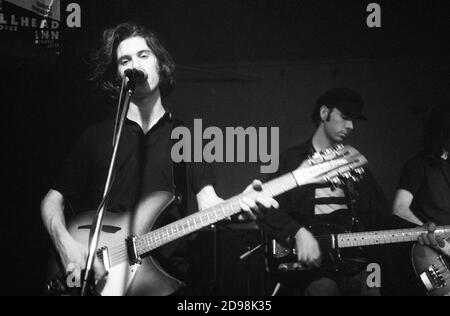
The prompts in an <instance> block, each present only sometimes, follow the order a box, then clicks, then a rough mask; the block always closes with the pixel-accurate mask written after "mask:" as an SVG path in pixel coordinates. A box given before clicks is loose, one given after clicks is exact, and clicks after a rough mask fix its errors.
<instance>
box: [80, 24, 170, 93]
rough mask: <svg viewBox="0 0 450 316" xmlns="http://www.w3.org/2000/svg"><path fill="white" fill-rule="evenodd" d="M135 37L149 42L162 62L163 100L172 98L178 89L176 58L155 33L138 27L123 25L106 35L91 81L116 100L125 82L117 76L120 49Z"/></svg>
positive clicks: (160, 68)
mask: <svg viewBox="0 0 450 316" xmlns="http://www.w3.org/2000/svg"><path fill="white" fill-rule="evenodd" d="M132 37H142V38H143V39H144V40H145V41H146V42H147V45H148V47H149V48H150V49H151V51H152V52H153V54H154V55H155V57H156V59H157V61H158V71H159V76H160V84H159V89H160V92H161V96H162V97H166V96H168V95H170V93H172V91H173V89H174V87H175V77H174V72H175V63H174V61H173V59H172V56H171V55H170V53H169V52H168V50H167V49H166V47H165V46H164V45H163V43H162V42H161V40H160V39H159V38H158V36H157V35H156V34H155V33H154V32H152V31H150V30H148V29H146V28H145V27H144V26H142V25H139V24H135V23H129V22H127V23H122V24H119V25H117V26H116V27H113V28H109V29H106V30H105V31H104V32H103V37H102V45H101V47H100V48H99V49H98V50H97V51H96V52H94V54H93V55H92V59H91V63H92V74H91V76H90V77H89V80H91V81H93V82H94V83H95V85H96V87H97V88H101V89H103V90H104V91H106V92H107V93H108V94H109V95H110V96H111V97H112V98H118V95H119V90H120V85H121V79H120V77H119V74H118V72H117V66H118V65H117V48H118V47H119V45H120V43H122V42H123V41H124V40H127V39H129V38H132Z"/></svg>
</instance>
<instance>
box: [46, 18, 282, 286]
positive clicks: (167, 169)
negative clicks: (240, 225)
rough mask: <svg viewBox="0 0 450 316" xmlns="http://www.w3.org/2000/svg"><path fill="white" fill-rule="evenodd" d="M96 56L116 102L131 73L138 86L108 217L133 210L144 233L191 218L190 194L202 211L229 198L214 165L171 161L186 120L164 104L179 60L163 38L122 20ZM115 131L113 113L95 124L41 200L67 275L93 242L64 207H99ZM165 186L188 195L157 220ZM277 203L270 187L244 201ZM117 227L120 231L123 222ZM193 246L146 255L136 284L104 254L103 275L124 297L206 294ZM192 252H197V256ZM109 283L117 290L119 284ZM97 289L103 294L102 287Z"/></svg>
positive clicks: (251, 206) (75, 271)
mask: <svg viewBox="0 0 450 316" xmlns="http://www.w3.org/2000/svg"><path fill="white" fill-rule="evenodd" d="M93 61H94V65H95V66H94V68H93V73H92V76H91V80H92V81H93V82H94V83H95V84H96V85H97V87H98V88H101V89H103V90H105V91H107V92H108V93H109V95H110V96H111V97H112V100H113V101H114V102H116V101H117V99H118V94H119V89H120V83H121V81H122V78H123V77H124V76H127V77H128V78H129V79H130V81H132V82H133V83H134V86H135V87H134V94H133V97H132V99H131V104H130V108H129V111H128V115H127V120H126V122H125V126H124V130H123V134H122V139H121V142H120V146H119V151H118V158H117V164H116V169H115V177H114V183H113V185H112V189H111V194H110V199H109V203H108V208H107V216H108V214H123V213H127V212H128V213H130V214H131V215H130V218H131V219H132V223H131V224H130V226H131V227H132V229H130V232H131V233H132V234H136V235H138V236H139V235H142V234H144V233H148V232H149V231H150V230H151V227H152V225H153V223H154V222H161V223H160V224H162V225H164V224H166V223H169V222H173V221H174V220H177V219H180V218H183V217H185V216H187V215H188V213H187V210H188V207H190V205H191V203H190V202H192V201H191V200H196V202H197V203H198V208H199V209H200V211H201V210H205V209H207V208H209V207H211V206H214V205H217V204H219V203H220V202H222V201H223V200H222V199H221V198H219V197H218V196H217V194H216V192H215V189H214V185H215V183H216V179H215V175H214V171H213V169H212V167H211V166H210V165H209V164H207V163H185V164H184V163H182V164H181V165H180V164H175V163H173V161H172V159H171V148H172V146H173V143H172V140H171V133H172V130H173V129H174V128H175V127H176V126H180V125H185V123H183V122H180V121H179V120H177V119H176V118H174V116H173V115H172V114H171V113H170V112H169V111H168V110H167V109H166V108H165V107H164V105H163V99H164V97H166V96H168V95H169V94H170V93H171V91H172V90H173V87H174V83H175V80H174V70H175V64H174V62H173V60H172V57H171V55H170V54H169V52H168V51H167V49H166V48H165V47H164V46H163V44H162V43H161V41H160V40H159V39H158V37H157V36H156V35H155V34H154V33H153V32H151V31H148V30H147V29H145V28H144V27H143V26H140V25H136V24H133V23H125V24H120V25H118V26H116V27H114V28H111V29H107V30H106V31H104V33H103V41H102V47H101V48H100V49H99V50H98V51H97V52H96V54H95V55H94V59H93ZM113 132H114V119H106V120H105V121H103V122H101V123H98V124H95V125H94V126H92V127H90V128H88V129H87V130H86V131H85V132H84V133H83V135H82V136H81V137H80V139H79V141H78V143H77V144H76V145H75V147H74V149H73V150H72V152H71V154H70V155H69V157H68V158H67V160H66V162H65V165H64V166H63V168H62V170H61V171H60V172H59V175H58V176H57V177H56V179H55V181H54V183H53V185H52V187H51V189H50V190H49V192H48V194H47V195H46V197H45V198H44V199H43V201H42V207H41V213H42V219H43V222H44V224H45V226H46V228H47V230H48V233H49V234H50V237H51V239H52V241H53V243H54V246H55V249H56V252H57V257H58V258H59V261H60V269H61V272H62V273H63V274H67V275H71V276H75V277H78V276H79V274H80V270H82V269H83V268H84V265H85V263H86V255H87V245H86V244H85V243H82V242H81V241H80V240H78V239H77V238H76V236H74V235H73V234H71V233H69V230H68V226H67V225H66V218H65V217H64V208H65V207H67V206H68V205H70V206H71V207H73V209H75V210H76V211H77V213H81V212H84V211H88V210H92V209H95V208H96V207H97V206H98V203H99V201H101V198H102V190H103V188H104V182H105V178H106V174H107V171H108V170H107V168H108V162H109V161H110V155H111V151H112V139H113ZM252 190H257V191H261V183H260V182H258V181H255V182H254V183H253V184H252V185H250V186H249V187H248V188H247V189H246V192H250V191H252ZM179 191H181V192H179ZM159 192H169V193H171V194H174V195H177V196H179V197H183V198H182V201H181V202H179V203H178V207H176V208H170V209H164V211H162V215H161V216H158V218H156V217H155V216H156V215H158V214H154V213H153V212H152V211H151V210H152V207H154V203H153V202H154V199H153V197H154V196H155V194H157V193H159ZM191 197H192V199H191ZM272 207H275V208H277V207H278V203H277V202H276V201H275V200H274V199H272V198H271V197H270V196H269V195H266V194H264V193H263V192H261V194H259V195H258V197H257V198H254V199H243V200H242V202H241V208H242V210H243V211H246V212H248V213H250V212H252V211H253V212H258V211H259V210H260V208H261V209H262V208H264V209H267V208H272ZM190 210H192V208H190ZM117 226H118V227H119V228H118V229H119V230H120V229H121V228H123V227H120V225H117ZM115 227H116V226H115ZM106 237H107V232H106V231H103V232H102V236H101V238H106ZM188 252H189V249H188V245H187V242H186V241H185V240H184V241H181V242H176V243H172V244H170V247H163V248H162V249H161V250H160V251H157V252H155V253H154V254H153V253H152V260H151V262H150V259H149V258H147V259H143V262H142V265H141V267H142V268H140V269H141V270H139V271H140V272H138V273H137V274H136V275H135V277H134V279H132V281H131V282H127V280H120V276H119V277H118V276H117V275H115V274H114V273H111V272H113V271H114V270H112V271H110V273H109V274H108V276H107V273H106V269H105V266H104V264H103V263H102V262H100V260H97V261H96V263H95V272H96V280H98V281H99V284H100V283H105V282H106V284H108V280H110V279H114V284H117V287H123V288H126V289H125V291H124V292H123V293H122V294H123V295H174V294H175V295H178V294H180V295H188V294H202V293H199V292H196V289H195V288H194V287H192V286H190V285H191V284H192V283H193V280H192V276H191V274H190V266H191V262H190V261H189V260H188V259H187V258H188ZM193 256H195V254H194V255H191V256H190V257H193ZM153 258H154V259H155V260H157V261H158V262H159V264H160V265H161V266H162V269H161V267H160V266H159V265H156V264H155V263H154V261H153ZM163 270H164V272H163ZM147 272H148V273H147ZM169 275H170V277H169ZM155 276H156V277H155ZM63 285H64V284H63ZM110 287H112V288H113V289H112V290H114V285H113V286H110ZM98 290H99V292H101V289H100V288H98ZM108 293H109V292H108ZM108 293H106V294H105V295H107V294H108ZM100 294H104V293H100Z"/></svg>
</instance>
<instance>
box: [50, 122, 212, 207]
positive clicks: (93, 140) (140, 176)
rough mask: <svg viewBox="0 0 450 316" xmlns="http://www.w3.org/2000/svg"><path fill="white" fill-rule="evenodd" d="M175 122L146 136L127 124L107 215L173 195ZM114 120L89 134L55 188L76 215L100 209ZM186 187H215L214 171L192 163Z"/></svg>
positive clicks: (57, 180)
mask: <svg viewBox="0 0 450 316" xmlns="http://www.w3.org/2000/svg"><path fill="white" fill-rule="evenodd" d="M174 124H176V120H175V119H174V118H173V116H172V115H171V114H169V113H166V114H165V115H164V117H162V118H161V120H160V121H159V122H158V123H157V124H156V125H155V126H154V127H153V128H152V129H151V130H150V131H149V132H148V133H147V134H146V135H144V133H143V131H142V129H141V128H140V126H139V125H138V124H136V123H135V122H133V121H130V120H126V122H125V125H124V129H123V134H122V139H121V142H120V147H119V151H118V155H117V163H116V172H115V176H114V184H113V187H112V190H111V195H110V199H109V203H108V210H109V211H113V212H121V211H125V210H130V209H132V208H133V207H134V206H136V203H137V202H138V201H139V199H140V198H142V197H145V196H147V195H148V194H149V193H152V192H156V191H168V192H174V187H175V184H174V167H173V166H174V164H173V161H172V158H171V149H172V145H173V141H172V140H171V133H172V130H173V128H174V126H175V125H174ZM113 130H114V120H113V119H110V120H106V121H104V122H101V123H98V124H96V125H94V126H92V127H90V128H88V129H87V130H86V131H85V132H84V133H83V135H82V136H81V138H80V139H79V141H78V143H77V144H76V145H75V148H74V149H73V151H72V152H71V154H70V155H69V157H68V159H67V160H66V162H65V164H64V166H63V168H62V170H61V171H60V173H59V174H58V176H57V178H56V180H55V182H54V183H53V186H52V188H53V189H55V190H57V191H58V192H60V193H62V194H63V195H64V197H65V198H66V199H67V200H69V201H70V202H71V204H72V205H73V206H74V208H75V210H76V211H77V212H81V211H86V210H94V209H96V208H97V206H98V204H99V203H100V201H101V199H102V196H103V191H104V186H105V182H106V177H107V173H108V168H109V164H110V159H111V154H112V141H113ZM186 168H187V169H189V170H188V172H187V174H188V175H189V179H187V182H188V187H189V188H190V189H191V191H193V193H198V192H199V191H201V189H202V188H204V187H205V186H207V185H214V184H215V175H214V171H213V169H212V167H211V165H209V164H206V163H188V164H186Z"/></svg>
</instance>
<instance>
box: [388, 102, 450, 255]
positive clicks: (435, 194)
mask: <svg viewBox="0 0 450 316" xmlns="http://www.w3.org/2000/svg"><path fill="white" fill-rule="evenodd" d="M449 152H450V107H449V106H447V105H445V106H440V107H437V108H435V109H433V110H432V111H431V113H430V116H429V119H428V122H427V124H426V127H425V137H424V150H423V151H422V152H421V153H419V154H418V155H417V156H415V157H414V158H412V159H411V160H409V161H408V162H407V163H406V165H405V166H404V168H403V172H402V175H401V178H400V184H399V186H398V190H397V193H396V197H395V201H394V214H395V215H397V216H398V217H401V218H403V219H405V220H406V221H408V222H410V223H412V224H416V225H420V226H421V225H424V224H426V223H435V224H438V225H450V157H449ZM431 227H432V228H431V229H430V234H429V235H428V236H423V237H422V238H421V239H420V242H421V243H422V244H427V245H431V246H434V247H435V248H438V249H440V250H443V251H445V252H446V253H447V254H448V255H450V246H449V245H448V244H446V243H445V241H444V239H443V238H442V237H439V236H438V237H435V236H434V235H433V231H434V229H433V228H434V227H435V226H434V225H431ZM441 248H442V249H441Z"/></svg>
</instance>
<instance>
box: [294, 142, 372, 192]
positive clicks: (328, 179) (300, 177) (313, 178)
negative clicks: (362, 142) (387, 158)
mask: <svg viewBox="0 0 450 316" xmlns="http://www.w3.org/2000/svg"><path fill="white" fill-rule="evenodd" d="M367 163H368V161H367V159H366V158H365V157H364V156H363V155H361V154H360V153H359V152H358V151H357V150H356V149H355V148H353V147H351V146H344V145H337V146H334V147H333V148H330V149H327V150H325V151H323V152H321V153H316V154H314V155H313V156H312V157H310V158H309V159H308V163H307V166H301V167H300V168H298V169H297V170H295V171H294V172H293V175H294V177H295V179H296V181H297V183H298V185H305V184H312V183H331V184H333V185H335V186H338V185H341V184H342V183H343V182H344V180H345V179H346V180H350V181H360V180H361V178H362V176H363V174H364V168H363V167H364V166H365V165H366V164H367Z"/></svg>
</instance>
